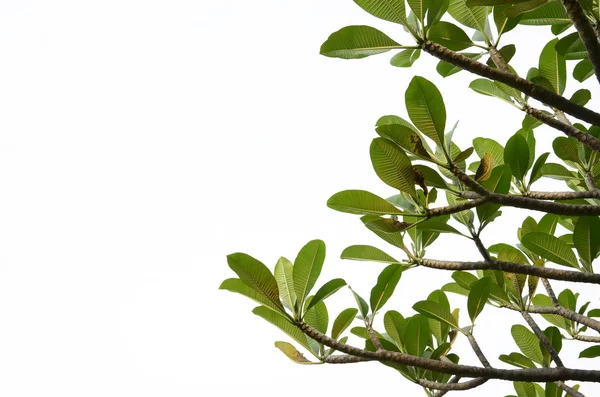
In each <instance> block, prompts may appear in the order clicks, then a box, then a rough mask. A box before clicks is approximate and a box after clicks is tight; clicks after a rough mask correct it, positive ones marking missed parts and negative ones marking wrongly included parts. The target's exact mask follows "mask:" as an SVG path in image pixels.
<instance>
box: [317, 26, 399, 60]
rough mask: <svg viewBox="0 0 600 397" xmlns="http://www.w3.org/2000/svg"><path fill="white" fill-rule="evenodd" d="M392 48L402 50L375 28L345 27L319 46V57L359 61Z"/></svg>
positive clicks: (397, 44)
mask: <svg viewBox="0 0 600 397" xmlns="http://www.w3.org/2000/svg"><path fill="white" fill-rule="evenodd" d="M394 48H402V46H401V45H400V44H399V43H396V42H395V41H394V40H392V39H391V38H389V37H388V36H387V35H386V34H385V33H382V32H380V31H379V30H377V29H375V28H372V27H370V26H346V27H345V28H342V29H340V30H338V31H337V32H334V33H332V34H331V35H330V36H329V38H328V39H327V40H326V41H325V42H324V43H323V45H321V55H325V56H327V57H334V58H344V59H360V58H364V57H368V56H370V55H376V54H381V53H384V52H387V51H389V50H392V49H394Z"/></svg>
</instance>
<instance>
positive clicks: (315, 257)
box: [292, 240, 325, 307]
mask: <svg viewBox="0 0 600 397" xmlns="http://www.w3.org/2000/svg"><path fill="white" fill-rule="evenodd" d="M324 261H325V243H324V242H323V241H321V240H312V241H310V242H308V243H307V244H306V245H305V246H304V247H302V248H301V249H300V252H298V255H297V256H296V260H295V261H294V271H293V273H292V278H293V280H294V291H295V292H296V297H297V299H298V302H299V306H300V307H302V303H304V299H305V298H306V296H307V295H308V294H309V293H310V290H311V289H312V287H314V285H315V283H316V282H317V279H318V278H319V274H321V269H322V268H323V262H324Z"/></svg>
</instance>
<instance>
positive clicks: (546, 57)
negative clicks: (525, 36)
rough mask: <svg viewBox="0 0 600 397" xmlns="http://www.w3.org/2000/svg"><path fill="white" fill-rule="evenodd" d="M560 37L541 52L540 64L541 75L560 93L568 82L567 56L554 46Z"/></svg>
mask: <svg viewBox="0 0 600 397" xmlns="http://www.w3.org/2000/svg"><path fill="white" fill-rule="evenodd" d="M521 21H522V20H521ZM557 42H558V39H554V40H552V41H550V42H549V43H548V44H546V46H545V47H544V49H543V50H542V53H541V54H540V64H539V66H538V69H539V71H540V76H542V77H544V78H545V79H547V80H548V81H549V82H550V84H552V87H553V89H554V92H556V93H557V94H559V95H562V93H563V92H564V91H565V86H566V84H567V64H566V62H565V58H564V57H562V56H561V55H560V54H559V53H557V52H556V49H555V48H554V47H555V46H556V43H557Z"/></svg>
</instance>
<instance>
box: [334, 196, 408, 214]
mask: <svg viewBox="0 0 600 397" xmlns="http://www.w3.org/2000/svg"><path fill="white" fill-rule="evenodd" d="M327 206H328V207H329V208H331V209H334V210H336V211H340V212H347V213H350V214H375V215H402V211H400V210H399V209H398V208H396V207H394V206H393V205H392V204H390V203H389V202H387V201H386V200H384V199H382V198H381V197H379V196H377V195H375V194H373V193H369V192H367V191H364V190H344V191H341V192H339V193H336V194H334V195H333V196H331V197H330V198H329V200H327Z"/></svg>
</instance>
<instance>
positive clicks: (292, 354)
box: [275, 341, 321, 365]
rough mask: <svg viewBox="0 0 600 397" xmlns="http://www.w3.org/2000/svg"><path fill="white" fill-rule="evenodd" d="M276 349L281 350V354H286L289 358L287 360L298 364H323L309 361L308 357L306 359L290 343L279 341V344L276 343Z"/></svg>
mask: <svg viewBox="0 0 600 397" xmlns="http://www.w3.org/2000/svg"><path fill="white" fill-rule="evenodd" d="M275 347H276V348H278V349H279V350H281V352H282V353H283V354H285V355H286V356H287V358H289V359H290V360H292V361H293V362H295V363H296V364H304V365H310V364H321V363H315V362H312V361H310V360H308V359H307V358H306V357H304V354H302V353H300V352H299V351H298V350H297V349H296V348H295V347H294V345H292V344H290V343H287V342H281V341H278V342H275Z"/></svg>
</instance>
